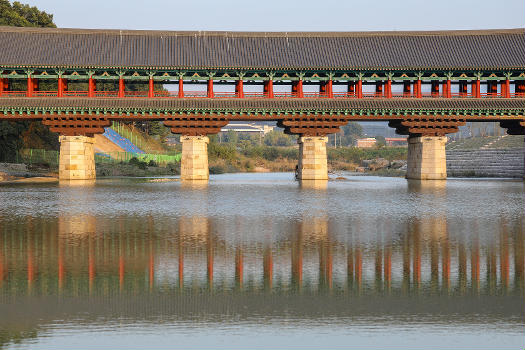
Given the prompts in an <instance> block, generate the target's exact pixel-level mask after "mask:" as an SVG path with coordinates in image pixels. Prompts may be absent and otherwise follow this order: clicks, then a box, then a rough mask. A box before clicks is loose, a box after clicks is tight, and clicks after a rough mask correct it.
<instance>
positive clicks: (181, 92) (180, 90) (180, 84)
mask: <svg viewBox="0 0 525 350" xmlns="http://www.w3.org/2000/svg"><path fill="white" fill-rule="evenodd" d="M178 96H179V98H183V97H184V82H183V81H182V78H180V79H179V95H178Z"/></svg>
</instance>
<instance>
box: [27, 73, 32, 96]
mask: <svg viewBox="0 0 525 350" xmlns="http://www.w3.org/2000/svg"><path fill="white" fill-rule="evenodd" d="M26 96H27V97H33V78H31V76H30V75H28V76H27V90H26Z"/></svg>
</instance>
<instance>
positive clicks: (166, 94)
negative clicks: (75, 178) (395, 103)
mask: <svg viewBox="0 0 525 350" xmlns="http://www.w3.org/2000/svg"><path fill="white" fill-rule="evenodd" d="M0 95H1V96H4V97H26V96H27V91H22V90H17V91H5V90H4V91H2V92H1V94H0ZM32 96H33V97H57V96H58V92H57V91H33V92H32ZM62 96H63V97H89V92H88V91H72V90H65V91H63V92H62ZM118 96H119V92H118V91H94V92H93V97H95V98H115V97H118ZM149 96H150V95H149V92H148V91H125V92H124V97H125V98H148V97H149ZM420 96H421V98H476V97H475V96H474V95H473V94H472V92H470V91H469V92H453V93H450V95H449V96H448V97H445V96H443V93H442V92H441V91H440V92H428V91H425V92H422V93H421V94H420ZM153 97H155V98H179V97H180V96H179V92H178V91H154V92H153ZM183 97H185V98H207V97H208V93H207V91H184V93H183ZM213 97H214V98H239V93H237V92H223V91H219V92H214V93H213ZM243 97H244V98H268V94H267V93H264V92H244V93H243ZM523 97H525V93H523V92H512V93H508V94H505V93H502V92H492V93H491V92H482V93H480V94H479V98H523ZM273 98H329V95H328V93H326V92H303V94H302V97H299V95H298V93H295V92H273ZM332 98H358V97H357V94H356V93H353V92H333V93H332ZM361 98H387V96H386V94H385V93H384V92H382V93H377V92H373V91H372V92H369V91H363V92H362V93H361ZM391 98H411V99H413V98H418V97H417V96H416V95H415V94H414V92H413V91H411V92H410V93H408V92H393V93H392V94H391Z"/></svg>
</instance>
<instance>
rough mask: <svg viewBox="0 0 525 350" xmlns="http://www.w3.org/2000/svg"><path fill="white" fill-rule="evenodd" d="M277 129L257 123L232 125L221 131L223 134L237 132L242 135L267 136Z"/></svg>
mask: <svg viewBox="0 0 525 350" xmlns="http://www.w3.org/2000/svg"><path fill="white" fill-rule="evenodd" d="M274 128H275V127H274V126H273V125H267V124H262V125H261V124H257V123H230V124H228V125H226V126H225V127H224V128H222V129H221V132H228V131H236V132H241V133H259V134H262V135H266V134H267V133H269V132H270V131H272V130H273V129H274Z"/></svg>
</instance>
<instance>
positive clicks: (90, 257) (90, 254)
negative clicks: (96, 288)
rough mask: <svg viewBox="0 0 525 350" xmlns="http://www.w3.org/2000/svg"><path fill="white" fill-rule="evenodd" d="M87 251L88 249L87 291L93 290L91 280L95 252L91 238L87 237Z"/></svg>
mask: <svg viewBox="0 0 525 350" xmlns="http://www.w3.org/2000/svg"><path fill="white" fill-rule="evenodd" d="M88 244H89V247H88V249H89V251H88V283H89V292H90V293H91V291H92V290H93V282H94V280H95V253H94V249H93V242H92V239H91V238H90V239H89V243H88Z"/></svg>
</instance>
